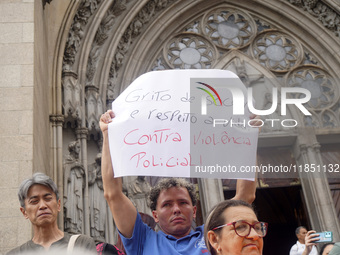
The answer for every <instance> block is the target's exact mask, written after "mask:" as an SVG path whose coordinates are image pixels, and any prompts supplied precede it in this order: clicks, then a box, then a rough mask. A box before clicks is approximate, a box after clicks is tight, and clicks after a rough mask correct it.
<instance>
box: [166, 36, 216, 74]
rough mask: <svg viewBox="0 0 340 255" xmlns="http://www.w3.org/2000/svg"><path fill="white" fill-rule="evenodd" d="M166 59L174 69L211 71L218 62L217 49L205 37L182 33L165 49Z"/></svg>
mask: <svg viewBox="0 0 340 255" xmlns="http://www.w3.org/2000/svg"><path fill="white" fill-rule="evenodd" d="M163 54H164V59H165V60H166V62H167V64H168V65H169V66H170V67H171V68H174V69H191V68H193V69H209V68H211V67H212V66H213V64H214V63H215V61H216V58H217V57H216V55H217V54H216V49H215V47H214V46H213V45H212V44H211V43H210V42H209V41H208V40H206V39H205V38H204V37H202V36H199V35H196V34H192V33H182V34H180V35H178V36H176V37H175V38H173V39H171V40H170V41H169V42H168V44H167V46H166V47H164V53H163Z"/></svg>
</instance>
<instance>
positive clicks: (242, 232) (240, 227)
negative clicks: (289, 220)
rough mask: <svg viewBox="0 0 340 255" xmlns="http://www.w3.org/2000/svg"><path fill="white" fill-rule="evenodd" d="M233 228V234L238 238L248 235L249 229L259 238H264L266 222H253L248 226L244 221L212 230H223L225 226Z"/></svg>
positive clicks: (266, 228) (266, 227)
mask: <svg viewBox="0 0 340 255" xmlns="http://www.w3.org/2000/svg"><path fill="white" fill-rule="evenodd" d="M231 225H233V226H234V230H235V233H236V234H237V235H238V236H240V237H247V236H249V234H250V231H251V228H253V229H254V230H255V232H256V233H257V234H258V235H259V237H265V236H266V235H267V230H268V223H266V222H255V223H253V224H250V223H248V222H246V221H243V220H240V221H234V222H231V223H228V224H224V225H221V226H218V227H215V228H213V229H212V230H213V231H214V230H216V229H219V228H223V227H225V226H231Z"/></svg>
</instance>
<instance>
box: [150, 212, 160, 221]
mask: <svg viewBox="0 0 340 255" xmlns="http://www.w3.org/2000/svg"><path fill="white" fill-rule="evenodd" d="M152 216H153V219H154V220H155V222H156V223H158V222H159V219H158V213H157V211H156V210H154V211H152Z"/></svg>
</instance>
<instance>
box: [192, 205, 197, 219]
mask: <svg viewBox="0 0 340 255" xmlns="http://www.w3.org/2000/svg"><path fill="white" fill-rule="evenodd" d="M196 212H197V206H196V205H195V206H194V211H193V215H192V216H193V218H194V219H196Z"/></svg>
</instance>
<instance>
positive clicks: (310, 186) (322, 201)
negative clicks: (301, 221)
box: [294, 128, 340, 240]
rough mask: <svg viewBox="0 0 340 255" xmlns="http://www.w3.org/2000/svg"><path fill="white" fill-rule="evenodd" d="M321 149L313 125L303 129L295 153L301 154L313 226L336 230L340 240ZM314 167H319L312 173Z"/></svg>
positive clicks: (335, 236) (302, 183)
mask: <svg viewBox="0 0 340 255" xmlns="http://www.w3.org/2000/svg"><path fill="white" fill-rule="evenodd" d="M319 148H320V145H319V143H318V142H317V140H316V136H315V132H314V129H313V128H303V129H300V130H299V136H298V139H297V141H296V144H295V148H294V153H295V155H297V156H296V159H297V164H298V166H301V167H298V168H297V169H298V171H299V176H300V181H301V185H302V189H303V194H304V198H305V201H306V205H307V211H308V215H309V219H310V221H311V224H312V228H313V230H316V231H332V232H333V238H334V240H339V238H340V226H339V220H338V217H337V215H336V212H335V209H334V204H333V199H332V196H331V193H330V188H329V184H328V180H327V176H326V173H325V172H324V171H323V168H322V167H321V166H322V165H323V162H322V158H321V155H320V150H319ZM318 166H320V167H318ZM313 167H315V172H314V173H312V171H313V170H312V169H313ZM319 169H320V171H319Z"/></svg>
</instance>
